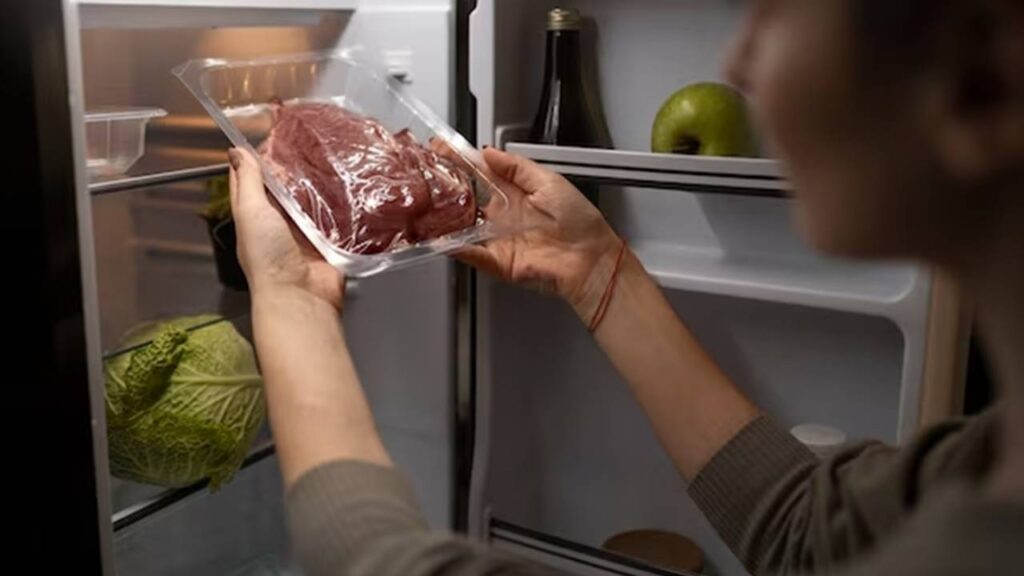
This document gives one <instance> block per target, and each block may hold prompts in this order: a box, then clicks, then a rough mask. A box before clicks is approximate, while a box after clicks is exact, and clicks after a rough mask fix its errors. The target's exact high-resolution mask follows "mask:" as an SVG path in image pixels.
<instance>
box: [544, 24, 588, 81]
mask: <svg viewBox="0 0 1024 576" xmlns="http://www.w3.org/2000/svg"><path fill="white" fill-rule="evenodd" d="M546 60H547V63H546V65H545V68H546V69H547V73H546V76H547V78H548V81H551V80H560V81H561V82H579V81H580V79H581V78H582V75H581V73H580V66H581V63H580V31H579V30H548V39H547V54H546Z"/></svg>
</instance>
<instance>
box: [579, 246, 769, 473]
mask: <svg viewBox="0 0 1024 576" xmlns="http://www.w3.org/2000/svg"><path fill="white" fill-rule="evenodd" d="M607 275H608V276H609V277H610V276H611V274H610V271H609V273H608V274H607ZM577 312H578V313H580V315H581V319H582V320H583V321H584V322H585V323H588V322H589V321H590V320H591V315H592V313H593V312H592V308H588V309H586V310H585V311H583V310H581V309H577ZM595 338H596V339H597V342H598V344H599V345H600V346H601V348H602V349H603V350H604V351H605V353H606V354H607V355H608V357H609V359H610V360H611V362H612V363H613V364H614V365H615V367H616V369H617V370H618V371H619V373H620V374H621V375H622V377H623V378H624V379H625V380H626V382H628V384H629V386H630V388H631V389H632V391H633V393H634V395H635V396H636V398H637V400H638V401H639V403H640V405H641V406H642V407H643V409H644V410H645V411H646V413H647V415H648V418H649V419H650V420H651V422H652V424H653V426H654V429H655V432H656V433H657V435H658V437H659V439H660V441H661V443H662V444H663V445H664V447H665V449H666V451H667V452H668V453H669V455H670V456H671V458H672V460H673V461H674V462H675V465H676V467H677V468H678V469H679V471H680V472H681V473H682V474H683V476H684V477H686V478H687V479H688V480H692V479H694V478H695V477H696V476H697V474H698V473H699V472H700V471H701V470H702V469H703V468H704V466H705V465H706V464H707V462H708V461H710V459H711V458H712V457H713V456H714V455H715V454H716V453H717V452H718V450H719V449H720V448H722V447H723V446H724V445H725V444H726V443H727V442H728V441H729V440H730V439H731V438H732V437H733V436H735V435H736V434H737V433H738V432H739V431H740V430H741V429H742V428H743V427H744V426H746V425H747V424H748V423H750V422H751V421H752V420H753V419H754V418H755V417H756V416H757V414H758V410H757V407H756V406H754V404H753V403H752V402H750V401H749V400H748V399H747V398H746V397H745V396H744V395H743V394H742V393H741V392H740V391H739V390H738V389H737V388H736V387H735V385H733V383H732V382H731V381H730V380H729V378H728V377H727V376H726V375H725V374H724V373H722V371H721V369H719V367H718V365H717V364H716V363H715V362H714V360H712V359H711V357H710V356H708V354H707V352H705V351H704V349H703V348H702V347H701V345H700V343H699V342H697V340H696V338H695V337H694V336H693V334H692V333H691V332H690V331H689V330H688V329H687V328H686V327H685V326H684V325H683V323H682V322H680V320H679V318H678V317H677V316H676V313H675V311H674V310H673V309H672V307H671V306H670V305H669V303H668V301H667V300H666V299H665V296H664V294H662V292H661V289H660V287H659V286H658V285H657V284H656V283H655V282H654V280H653V279H652V278H651V277H650V276H649V275H648V274H647V272H646V271H645V270H644V268H643V266H642V264H641V263H640V261H639V260H638V259H637V258H636V256H635V255H633V254H632V253H631V252H629V251H627V252H626V254H625V256H624V259H623V262H622V267H621V270H620V273H619V276H618V279H617V281H616V285H615V292H614V294H613V297H612V299H611V301H610V304H609V305H608V309H607V313H606V315H605V317H604V320H603V321H602V322H601V324H600V325H599V326H598V329H597V331H596V332H595Z"/></svg>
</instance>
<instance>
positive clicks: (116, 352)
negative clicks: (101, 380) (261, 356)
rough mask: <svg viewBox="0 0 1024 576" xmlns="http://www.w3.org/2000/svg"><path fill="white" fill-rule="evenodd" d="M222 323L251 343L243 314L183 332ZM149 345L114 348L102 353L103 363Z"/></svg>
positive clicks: (202, 323)
mask: <svg viewBox="0 0 1024 576" xmlns="http://www.w3.org/2000/svg"><path fill="white" fill-rule="evenodd" d="M153 321H154V322H159V321H160V320H159V319H154V320H153ZM224 322H229V323H231V324H233V325H234V326H235V328H236V329H237V330H238V331H239V332H240V333H241V334H242V335H243V336H245V337H246V339H248V340H249V341H250V342H251V341H252V338H251V336H250V334H251V329H250V327H251V324H252V323H251V320H250V317H249V315H248V314H244V315H241V316H238V317H234V318H225V317H222V316H221V317H217V318H212V319H210V320H208V321H204V322H200V323H198V324H196V325H194V326H189V328H187V329H186V330H185V331H186V332H194V331H196V330H202V329H204V328H209V327H210V326H216V325H217V324H222V323H224ZM151 343H152V341H151V340H149V341H145V342H140V343H138V344H133V345H131V346H126V347H118V348H114V349H112V350H109V351H107V352H104V354H103V361H104V362H106V361H107V360H111V359H113V358H117V357H118V356H121V355H122V354H129V353H131V352H134V351H136V350H139V349H141V348H145V347H146V346H149V345H150V344H151Z"/></svg>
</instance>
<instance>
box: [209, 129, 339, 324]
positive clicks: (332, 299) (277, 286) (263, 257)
mask: <svg viewBox="0 0 1024 576" xmlns="http://www.w3.org/2000/svg"><path fill="white" fill-rule="evenodd" d="M228 156H229V158H230V160H231V175H230V180H231V211H232V214H233V216H234V219H235V226H236V229H237V232H238V259H239V261H240V262H241V264H242V268H243V269H244V270H245V275H246V277H247V278H248V279H249V286H250V288H251V290H252V292H253V295H254V296H255V295H257V294H265V293H266V294H269V293H274V292H287V293H304V294H308V295H312V296H314V297H316V298H317V299H320V300H323V301H325V302H327V303H328V304H330V305H331V306H332V307H333V308H334V309H335V310H338V311H340V310H341V306H342V301H343V299H344V280H343V279H342V277H341V275H340V274H338V272H337V270H335V269H334V268H333V267H332V266H331V265H330V264H328V263H327V262H326V261H324V259H323V258H322V257H321V256H320V254H319V253H317V251H316V249H314V248H313V247H312V246H311V245H310V244H309V242H308V241H307V240H306V239H305V238H303V237H302V234H301V232H299V231H298V230H296V229H295V228H294V227H293V226H292V225H291V223H290V222H289V221H288V219H287V218H286V217H285V215H284V214H283V213H282V211H281V209H280V207H278V205H277V204H276V203H275V202H274V201H273V200H272V199H271V198H270V197H269V196H268V194H267V191H266V189H265V188H264V187H263V175H262V173H261V172H260V166H259V164H258V163H257V162H256V159H255V158H253V156H252V155H251V154H249V153H248V152H246V151H244V150H240V149H238V148H234V149H232V150H230V151H229V152H228Z"/></svg>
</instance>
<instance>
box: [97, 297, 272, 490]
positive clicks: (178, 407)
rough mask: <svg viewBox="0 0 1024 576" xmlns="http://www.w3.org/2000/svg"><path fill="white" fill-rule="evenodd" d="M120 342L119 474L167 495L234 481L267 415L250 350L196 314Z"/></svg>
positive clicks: (111, 388)
mask: <svg viewBox="0 0 1024 576" xmlns="http://www.w3.org/2000/svg"><path fill="white" fill-rule="evenodd" d="M218 320H220V321H218ZM121 344H122V347H123V348H126V349H128V351H127V352H125V353H122V354H119V355H117V356H115V357H113V358H110V359H109V360H107V361H106V363H105V364H104V372H105V376H106V407H107V427H108V429H107V433H108V434H107V435H108V441H109V447H110V468H111V473H112V474H113V475H115V476H117V477H119V478H122V479H125V480H131V481H134V482H144V483H147V484H157V485H160V486H168V487H179V486H187V485H189V484H193V483H195V482H198V481H200V480H202V479H205V478H209V480H210V485H211V487H212V488H214V489H216V488H218V487H219V486H221V485H222V484H224V483H225V482H227V481H229V480H231V477H232V476H233V475H234V474H235V472H236V471H237V470H238V468H239V467H240V466H241V464H242V461H243V460H244V459H245V457H246V455H247V453H248V451H249V448H250V445H251V444H252V441H253V438H254V436H255V435H256V433H257V431H258V430H259V428H260V426H261V424H262V422H263V417H264V411H265V408H264V399H263V387H262V384H263V383H262V379H261V378H260V375H259V372H258V370H257V366H256V359H255V355H254V354H253V350H252V346H251V345H250V344H249V342H248V341H246V339H245V338H243V337H242V335H241V334H239V333H238V331H237V330H235V327H234V326H232V325H231V323H230V322H227V321H223V320H221V319H219V318H218V317H216V316H197V317H190V318H178V319H175V320H171V321H167V322H160V323H154V324H147V325H143V326H140V327H138V328H136V329H135V330H133V331H131V332H130V333H129V334H128V335H127V336H126V337H125V338H124V341H123V342H122V343H121Z"/></svg>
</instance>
